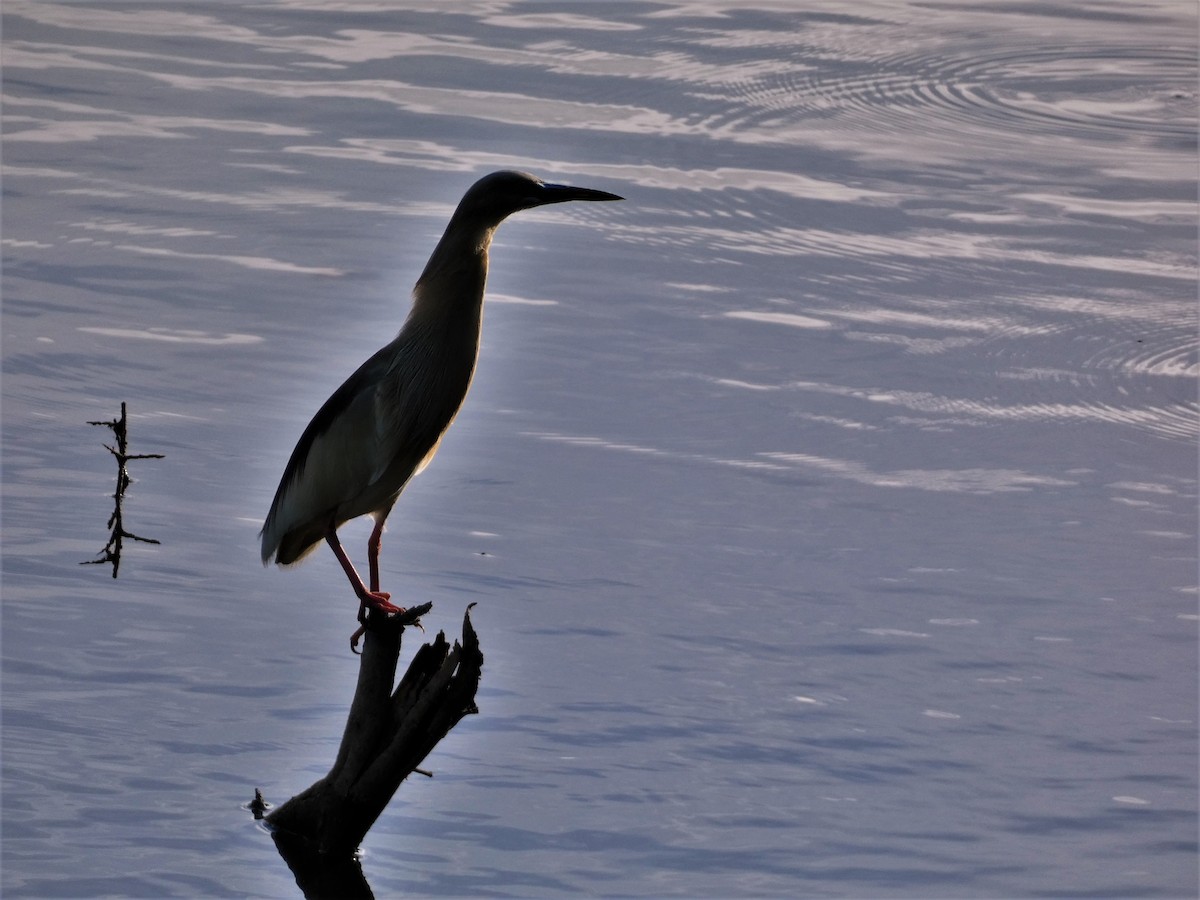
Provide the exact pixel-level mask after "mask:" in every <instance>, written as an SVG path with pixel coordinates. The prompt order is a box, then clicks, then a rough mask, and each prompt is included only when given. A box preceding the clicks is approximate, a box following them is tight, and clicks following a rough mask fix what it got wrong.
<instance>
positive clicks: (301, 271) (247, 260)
mask: <svg viewBox="0 0 1200 900" xmlns="http://www.w3.org/2000/svg"><path fill="white" fill-rule="evenodd" d="M113 249H115V250H124V251H127V252H129V253H140V254H141V255H143V256H171V257H176V258H179V259H205V260H214V261H216V262H224V263H229V264H230V265H234V266H241V267H242V268H246V269H266V270H268V271H271V272H287V273H289V274H293V275H326V276H329V277H331V278H336V277H339V276H341V275H345V274H346V273H345V272H344V271H342V270H341V269H335V268H333V267H331V266H302V265H300V264H299V263H292V262H287V261H285V260H282V259H271V258H270V257H268V256H238V255H236V254H230V253H188V252H186V251H183V250H170V249H168V248H166V247H139V246H137V245H134V244H117V245H115V246H114V248H113Z"/></svg>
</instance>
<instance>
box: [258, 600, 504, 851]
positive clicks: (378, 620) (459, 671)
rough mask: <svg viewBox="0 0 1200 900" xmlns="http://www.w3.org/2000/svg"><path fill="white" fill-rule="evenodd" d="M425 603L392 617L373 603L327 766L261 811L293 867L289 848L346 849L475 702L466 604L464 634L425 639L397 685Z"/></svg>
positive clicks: (476, 667)
mask: <svg viewBox="0 0 1200 900" xmlns="http://www.w3.org/2000/svg"><path fill="white" fill-rule="evenodd" d="M472 605H474V604H472ZM431 606H432V604H428V603H427V604H424V605H423V606H419V607H413V608H411V609H409V610H408V611H406V612H405V613H403V614H402V615H398V616H393V617H391V618H386V617H384V616H382V615H380V614H379V613H378V612H375V611H372V612H371V614H370V616H369V618H368V622H367V631H366V640H365V641H364V644H363V652H362V661H361V662H360V663H359V670H358V686H357V688H356V689H355V692H354V699H353V701H352V702H351V705H350V715H349V717H348V719H347V721H346V730H345V732H344V733H343V735H342V744H341V747H340V748H339V749H338V755H337V760H336V761H335V762H334V764H333V768H332V769H330V771H329V774H328V775H326V776H325V777H324V778H322V779H321V780H320V781H318V782H316V783H315V784H313V785H312V786H311V787H309V788H308V789H307V790H305V791H303V792H302V793H299V794H297V795H296V796H295V797H293V798H292V799H291V800H289V801H287V802H286V803H284V804H283V805H282V806H280V807H279V808H278V809H275V810H273V811H271V812H270V813H269V814H268V815H267V816H266V821H267V823H268V824H269V825H270V826H272V828H274V829H276V833H277V839H276V843H277V844H279V846H280V851H281V852H283V853H284V854H285V858H288V864H289V865H290V866H291V867H292V868H293V870H294V871H298V870H297V861H295V860H293V859H292V858H290V857H292V856H293V855H294V854H295V853H296V852H297V850H302V851H307V852H308V853H309V854H311V853H312V852H316V853H318V854H320V855H322V856H324V857H327V858H348V857H350V856H351V855H352V854H353V853H354V851H355V849H357V847H358V846H359V844H361V843H362V841H363V838H364V837H366V834H367V831H368V830H370V828H371V826H372V825H373V824H375V820H376V819H377V818H379V815H380V813H382V812H383V810H384V808H385V807H386V806H387V804H388V802H389V801H390V800H391V799H392V795H393V794H395V792H396V789H397V788H398V787H399V786H400V782H402V781H404V779H405V778H407V777H408V776H409V775H410V774H412V773H413V772H418V771H421V770H419V769H417V766H419V765H420V764H421V761H422V760H423V759H425V757H426V756H427V755H428V754H429V752H430V751H431V750H432V749H433V748H434V746H435V745H436V744H437V743H438V741H440V740H441V739H442V738H443V737H445V736H446V735H447V734H449V733H450V729H452V728H453V727H454V726H455V725H457V724H458V722H459V721H460V720H461V719H462V718H463V717H464V716H467V715H470V714H472V713H476V712H478V711H479V710H478V708H477V707H476V706H475V691H476V690H477V689H478V687H479V679H480V674H481V670H482V667H483V654H482V653H481V652H480V649H479V638H478V636H477V635H476V634H475V629H474V628H473V627H472V626H471V614H470V607H468V608H467V613H466V614H465V615H464V616H463V637H462V643H461V644H459V643H458V642H457V641H455V643H454V645H453V647H451V646H450V645H449V644H448V643H447V642H446V636H445V633H443V632H439V633H438V636H437V637H436V638H435V639H434V641H433V643H430V644H424V645H422V646H421V648H420V649H419V650H418V651H417V653H416V655H415V656H414V657H413V661H412V663H410V664H409V667H408V671H407V672H406V673H405V675H404V677H403V678H402V679H401V680H400V683H399V684H398V685H396V686H395V688H394V689H393V684H394V683H395V677H396V664H397V660H398V658H399V655H400V642H401V636H402V634H403V632H404V627H405V626H406V625H410V624H412V623H413V622H415V621H416V620H417V619H418V618H419V617H420V616H422V615H424V614H425V613H427V612H428V611H429V609H430V607H431ZM421 774H429V773H427V772H423V771H421ZM309 862H311V860H309Z"/></svg>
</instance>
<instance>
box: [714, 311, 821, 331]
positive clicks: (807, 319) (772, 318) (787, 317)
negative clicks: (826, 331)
mask: <svg viewBox="0 0 1200 900" xmlns="http://www.w3.org/2000/svg"><path fill="white" fill-rule="evenodd" d="M725 317H726V318H729V319H745V320H746V321H749V322H766V323H768V324H770V325H787V326H788V327H789V328H829V327H831V326H830V324H829V323H828V322H826V321H824V320H822V319H814V318H813V317H812V316H801V315H797V314H796V313H782V312H756V311H752V310H733V311H731V312H727V313H725Z"/></svg>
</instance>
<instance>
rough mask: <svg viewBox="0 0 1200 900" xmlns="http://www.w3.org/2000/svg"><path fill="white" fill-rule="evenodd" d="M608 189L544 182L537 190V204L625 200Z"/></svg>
mask: <svg viewBox="0 0 1200 900" xmlns="http://www.w3.org/2000/svg"><path fill="white" fill-rule="evenodd" d="M624 199H625V198H624V197H618V196H617V195H616V194H610V193H609V192H608V191H597V190H594V189H592V188H581V187H573V186H571V185H569V184H547V183H545V182H543V183H542V184H541V185H540V186H539V187H538V191H537V205H538V206H543V205H545V204H547V203H565V202H567V201H568V200H624Z"/></svg>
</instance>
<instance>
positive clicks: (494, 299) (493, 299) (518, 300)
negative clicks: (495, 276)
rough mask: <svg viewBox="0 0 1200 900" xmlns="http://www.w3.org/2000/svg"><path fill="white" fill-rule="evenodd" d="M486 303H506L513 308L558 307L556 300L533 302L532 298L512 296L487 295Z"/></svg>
mask: <svg viewBox="0 0 1200 900" xmlns="http://www.w3.org/2000/svg"><path fill="white" fill-rule="evenodd" d="M487 302H488V303H507V304H511V305H513V306H558V301H557V300H535V299H533V298H532V297H517V296H516V295H514V294H493V293H491V292H489V293H488V295H487Z"/></svg>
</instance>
